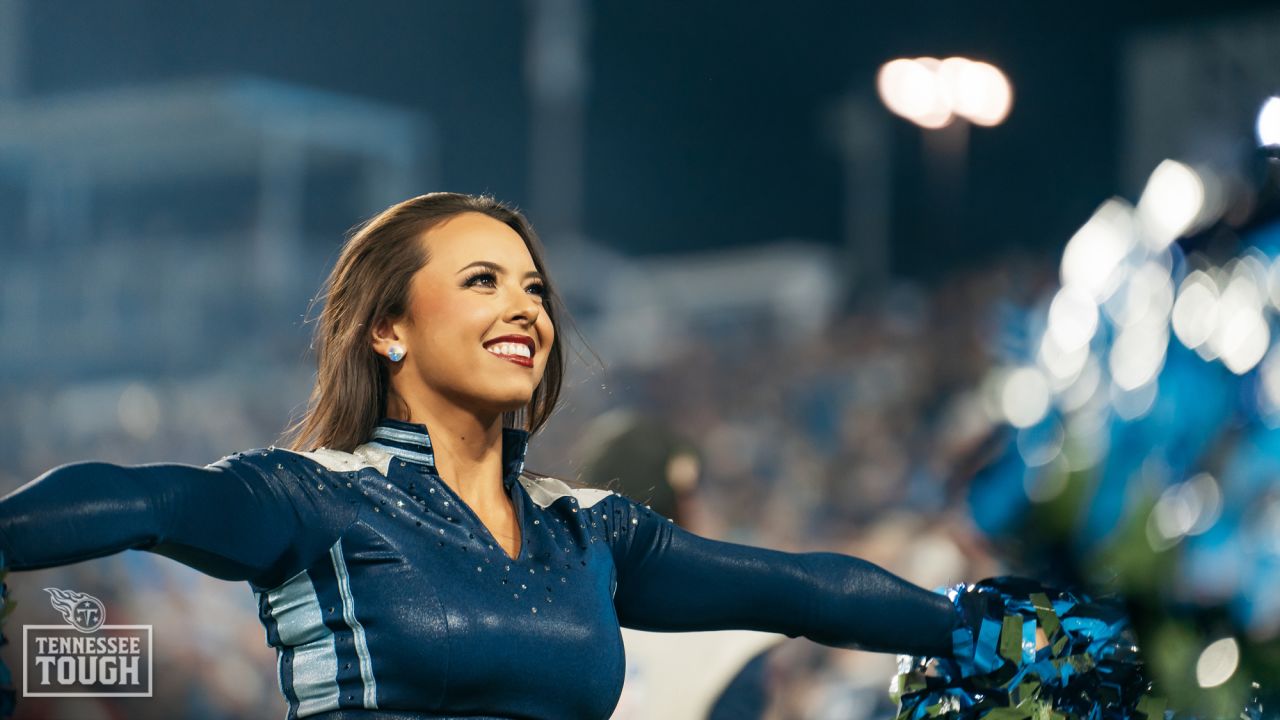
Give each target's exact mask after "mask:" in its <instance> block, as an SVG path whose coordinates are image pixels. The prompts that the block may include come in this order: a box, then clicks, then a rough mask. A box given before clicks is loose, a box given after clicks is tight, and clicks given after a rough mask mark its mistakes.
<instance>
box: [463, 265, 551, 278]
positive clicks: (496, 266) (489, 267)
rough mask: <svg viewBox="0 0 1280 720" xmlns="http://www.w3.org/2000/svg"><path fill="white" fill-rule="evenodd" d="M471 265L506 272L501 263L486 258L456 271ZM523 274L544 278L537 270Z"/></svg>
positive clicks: (466, 268) (467, 268) (468, 267)
mask: <svg viewBox="0 0 1280 720" xmlns="http://www.w3.org/2000/svg"><path fill="white" fill-rule="evenodd" d="M473 267H482V268H488V269H490V270H493V271H494V272H498V273H505V272H506V268H504V267H502V266H501V265H499V264H498V263H495V262H489V261H488V260H477V261H475V262H473V263H471V264H470V265H467V266H465V267H463V268H460V269H459V270H458V273H460V272H462V271H463V270H470V269H471V268H473ZM458 273H454V274H455V275H456V274H458ZM524 276H525V277H526V278H538V279H539V280H543V279H544V278H543V277H542V273H540V272H538V271H537V270H530V271H529V272H527V273H525V274H524Z"/></svg>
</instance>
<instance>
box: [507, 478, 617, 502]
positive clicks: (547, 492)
mask: <svg viewBox="0 0 1280 720" xmlns="http://www.w3.org/2000/svg"><path fill="white" fill-rule="evenodd" d="M520 484H521V485H523V486H524V489H525V492H527V493H528V494H529V498H530V499H531V500H533V501H534V502H535V503H537V504H538V505H539V506H540V507H544V508H545V507H549V506H550V505H551V504H552V503H554V502H555V501H557V500H559V499H560V498H563V497H572V498H575V499H576V500H577V501H578V505H580V506H581V507H584V508H587V507H592V506H593V505H595V504H596V503H599V502H601V501H603V500H605V499H606V498H609V497H610V496H614V497H618V496H617V494H616V493H614V492H613V491H612V490H602V489H600V488H594V487H589V486H587V485H583V484H582V483H580V482H576V481H573V480H562V479H560V478H557V477H552V476H551V475H542V474H540V473H535V472H530V471H528V470H525V471H524V472H521V473H520Z"/></svg>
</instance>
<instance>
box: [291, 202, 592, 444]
mask: <svg viewBox="0 0 1280 720" xmlns="http://www.w3.org/2000/svg"><path fill="white" fill-rule="evenodd" d="M465 212H476V213H481V214H484V215H488V216H489V217H491V218H493V219H495V220H498V221H499V222H502V223H504V224H506V225H507V226H508V227H510V228H511V229H512V230H515V231H516V233H517V234H519V235H520V237H521V238H522V239H523V240H524V243H525V247H527V248H528V250H529V255H530V256H532V258H533V264H534V267H536V268H537V270H538V272H540V273H541V274H542V277H543V280H544V284H545V286H546V296H545V301H544V303H543V311H544V312H546V313H547V316H548V317H549V318H550V319H551V322H552V324H553V325H555V326H556V329H557V332H556V335H555V341H554V342H553V343H552V344H551V349H550V356H549V357H548V358H547V367H546V371H545V373H544V374H543V377H542V382H540V383H538V387H537V388H535V389H534V391H533V396H532V397H531V398H530V400H529V403H528V405H526V406H525V407H523V408H521V409H520V410H518V411H515V412H509V413H504V414H503V426H504V427H516V428H521V429H523V430H527V431H529V432H531V433H534V432H537V431H538V429H539V428H541V427H542V426H543V425H544V424H545V423H546V422H547V419H548V418H549V417H550V416H551V413H552V412H553V411H554V410H555V407H556V403H557V402H558V401H559V399H560V388H561V386H562V384H563V383H564V373H565V356H564V351H563V346H562V343H561V336H562V333H561V332H559V330H560V322H559V321H560V319H561V318H562V317H563V318H565V319H568V320H569V321H570V322H572V319H571V318H569V317H568V311H567V310H565V308H564V306H563V303H562V302H561V300H560V296H559V294H558V293H557V292H556V289H555V286H554V285H553V284H552V283H551V278H550V275H549V274H548V272H547V268H546V265H545V263H544V262H543V252H542V245H541V242H540V241H539V240H538V236H537V234H536V233H534V231H533V227H532V226H531V225H530V224H529V221H528V220H526V219H525V217H524V215H522V214H521V213H520V212H519V211H517V210H515V209H513V208H511V207H508V206H507V205H504V204H503V203H501V202H499V201H497V200H495V199H493V198H492V197H489V196H483V195H482V196H475V195H463V194H461V193H445V192H437V193H430V194H427V195H420V196H418V197H415V198H410V199H409V200H405V201H404V202H400V203H397V204H395V205H392V206H391V207H389V208H387V209H386V210H383V211H382V212H381V213H378V214H377V215H376V216H374V217H373V218H372V219H371V220H369V221H368V222H366V223H364V224H363V225H361V226H359V227H358V228H357V229H356V231H355V232H354V234H352V235H351V237H350V238H349V239H348V240H347V242H346V244H345V245H344V246H343V248H342V252H341V253H340V254H339V256H338V261H337V263H336V264H335V265H334V267H333V271H332V272H330V273H329V277H328V279H326V280H325V282H324V285H323V286H322V288H321V292H320V294H319V295H318V296H317V298H316V299H317V300H320V299H324V301H325V304H324V310H323V311H322V312H321V314H320V317H319V322H318V323H317V325H316V328H315V337H314V340H313V342H312V345H311V347H312V349H313V350H314V351H315V353H316V358H317V371H316V384H315V387H314V388H313V389H312V391H311V397H310V399H309V401H308V403H307V408H306V411H305V412H304V414H303V415H302V417H301V418H300V419H299V420H298V421H297V422H295V423H294V424H293V425H291V426H290V427H289V428H287V429H286V430H285V432H284V434H283V435H282V437H281V442H280V443H279V444H280V445H281V446H283V447H286V448H289V449H292V450H300V451H307V450H311V449H314V448H316V447H320V446H323V447H327V448H331V449H334V450H341V451H344V452H350V451H351V450H353V449H354V448H355V447H356V446H358V445H360V444H361V443H363V442H365V441H366V440H367V439H368V437H369V435H370V434H371V433H372V432H373V428H374V426H375V425H376V424H377V422H378V420H379V419H380V418H382V417H384V416H385V414H386V412H387V394H388V390H389V389H390V379H389V377H390V376H389V372H388V366H387V363H388V362H389V361H388V360H387V359H386V358H383V357H382V356H380V355H379V354H378V353H376V352H374V350H373V347H372V344H371V343H370V336H369V332H370V328H372V327H373V326H374V325H375V324H376V323H377V322H378V321H379V320H381V319H383V318H386V317H400V316H403V315H404V313H405V312H406V310H407V309H408V304H409V284H410V280H411V279H412V277H413V275H414V273H416V272H417V271H418V270H419V269H420V268H421V267H422V266H423V265H425V264H426V263H427V262H428V261H429V260H430V258H429V257H428V253H427V251H426V250H425V245H424V244H423V243H422V242H420V238H421V237H422V234H423V233H424V232H426V231H428V230H430V229H431V228H433V227H435V226H436V225H439V224H440V223H442V222H444V221H445V220H448V219H449V218H451V217H453V216H455V215H458V214H460V213H465ZM575 330H576V328H575ZM593 354H594V352H593Z"/></svg>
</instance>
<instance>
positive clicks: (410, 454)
mask: <svg viewBox="0 0 1280 720" xmlns="http://www.w3.org/2000/svg"><path fill="white" fill-rule="evenodd" d="M368 445H369V446H370V447H375V448H378V449H379V450H385V451H386V452H389V453H391V454H392V455H395V456H397V457H401V458H404V459H405V460H412V461H414V462H419V463H422V464H424V465H431V466H432V467H435V464H436V458H435V456H434V455H431V454H428V453H420V452H415V451H413V450H405V449H404V448H402V447H397V446H395V445H383V444H382V443H380V442H370V443H368Z"/></svg>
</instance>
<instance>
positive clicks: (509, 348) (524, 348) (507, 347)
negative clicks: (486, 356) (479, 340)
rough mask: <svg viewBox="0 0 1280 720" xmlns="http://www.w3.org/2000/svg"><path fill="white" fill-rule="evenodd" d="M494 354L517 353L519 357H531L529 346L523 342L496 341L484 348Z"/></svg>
mask: <svg viewBox="0 0 1280 720" xmlns="http://www.w3.org/2000/svg"><path fill="white" fill-rule="evenodd" d="M486 349H487V350H488V351H489V352H491V353H493V354H494V355H519V356H520V357H531V355H530V353H529V346H528V345H525V344H523V343H496V344H494V345H490V346H489V347H488V348H486Z"/></svg>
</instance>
